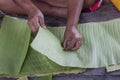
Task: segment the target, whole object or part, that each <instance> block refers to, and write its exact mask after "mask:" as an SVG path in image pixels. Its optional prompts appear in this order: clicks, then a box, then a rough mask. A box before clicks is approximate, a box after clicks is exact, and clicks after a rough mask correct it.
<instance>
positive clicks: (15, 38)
mask: <svg viewBox="0 0 120 80" xmlns="http://www.w3.org/2000/svg"><path fill="white" fill-rule="evenodd" d="M33 38H34V37H33V36H32V35H31V31H30V29H29V27H28V25H27V20H24V19H18V18H15V17H10V16H5V17H4V19H3V23H2V26H1V29H0V76H2V77H3V76H5V77H6V76H7V77H21V76H33V75H35V76H44V75H49V74H59V73H80V72H83V71H85V69H82V68H72V67H71V68H70V67H62V66H60V65H58V64H56V63H54V62H52V61H51V60H50V59H48V58H47V57H46V56H44V55H43V54H41V53H39V52H37V51H35V50H34V49H32V48H31V47H30V46H29V42H31V41H32V40H33Z"/></svg>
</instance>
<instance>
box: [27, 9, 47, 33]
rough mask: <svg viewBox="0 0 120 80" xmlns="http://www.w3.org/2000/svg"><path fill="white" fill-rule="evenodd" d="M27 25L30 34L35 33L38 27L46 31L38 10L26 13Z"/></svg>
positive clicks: (42, 17)
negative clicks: (30, 31)
mask: <svg viewBox="0 0 120 80" xmlns="http://www.w3.org/2000/svg"><path fill="white" fill-rule="evenodd" d="M28 25H29V26H30V29H31V30H32V32H36V31H37V30H38V29H39V28H40V27H42V28H44V29H46V26H45V22H44V15H43V14H42V12H41V11H40V10H31V11H30V13H28Z"/></svg>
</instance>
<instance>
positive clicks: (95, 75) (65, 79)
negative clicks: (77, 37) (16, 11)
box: [0, 2, 120, 80]
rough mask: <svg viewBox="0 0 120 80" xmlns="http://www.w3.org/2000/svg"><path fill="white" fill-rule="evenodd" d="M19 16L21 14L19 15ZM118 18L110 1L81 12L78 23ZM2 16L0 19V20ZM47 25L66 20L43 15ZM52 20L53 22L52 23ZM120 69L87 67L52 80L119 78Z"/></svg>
mask: <svg viewBox="0 0 120 80" xmlns="http://www.w3.org/2000/svg"><path fill="white" fill-rule="evenodd" d="M19 17H21V16H19ZM115 18H120V12H119V11H117V10H116V8H115V7H114V6H113V5H112V4H111V3H109V2H108V3H106V4H105V5H103V6H102V7H101V8H100V9H98V10H96V11H94V12H91V13H82V14H81V17H80V21H79V23H87V22H100V21H106V20H111V19H115ZM1 21H2V18H1V19H0V22H1ZM45 21H46V24H47V25H50V26H61V25H65V24H66V20H64V19H59V18H52V17H45ZM53 22H54V23H53ZM119 75H120V71H119V70H118V71H114V72H109V73H107V72H106V69H105V68H104V67H103V68H97V69H87V71H86V72H84V73H81V74H69V75H66V74H60V75H54V76H53V80H120V76H119ZM34 78H36V77H30V78H29V80H33V79H34ZM0 80H16V79H12V78H0Z"/></svg>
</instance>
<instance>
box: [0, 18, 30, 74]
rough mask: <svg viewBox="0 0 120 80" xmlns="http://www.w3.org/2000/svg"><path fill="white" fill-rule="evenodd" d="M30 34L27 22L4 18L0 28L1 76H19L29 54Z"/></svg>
mask: <svg viewBox="0 0 120 80" xmlns="http://www.w3.org/2000/svg"><path fill="white" fill-rule="evenodd" d="M24 25H26V26H24ZM30 33H31V32H30V29H29V28H28V26H27V22H26V21H25V20H21V19H18V20H17V19H15V18H14V19H13V18H11V17H5V18H4V20H3V23H2V26H1V28H0V75H4V74H8V75H9V74H10V75H11V74H13V75H14V74H19V72H20V70H21V67H22V65H23V62H24V59H25V57H26V54H27V50H28V46H29V41H30Z"/></svg>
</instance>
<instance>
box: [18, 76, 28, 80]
mask: <svg viewBox="0 0 120 80" xmlns="http://www.w3.org/2000/svg"><path fill="white" fill-rule="evenodd" d="M17 80H28V78H27V77H26V76H23V77H20V78H19V79H17Z"/></svg>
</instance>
